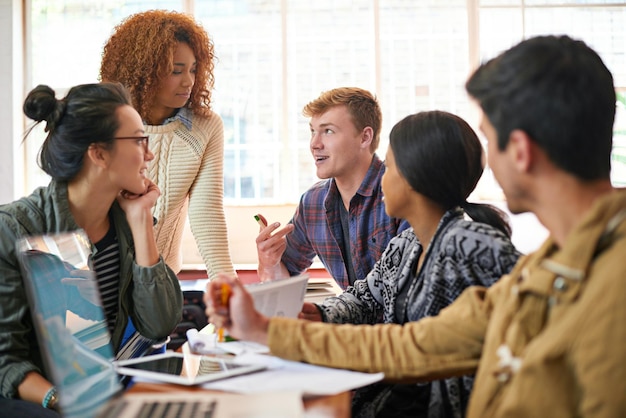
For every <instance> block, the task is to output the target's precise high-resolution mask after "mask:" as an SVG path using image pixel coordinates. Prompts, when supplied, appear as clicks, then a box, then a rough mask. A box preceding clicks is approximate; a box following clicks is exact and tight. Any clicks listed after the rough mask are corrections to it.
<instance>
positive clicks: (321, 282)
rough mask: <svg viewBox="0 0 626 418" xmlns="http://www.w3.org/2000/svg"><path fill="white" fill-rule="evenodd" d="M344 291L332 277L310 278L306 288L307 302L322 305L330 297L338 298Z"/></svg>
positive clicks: (305, 298)
mask: <svg viewBox="0 0 626 418" xmlns="http://www.w3.org/2000/svg"><path fill="white" fill-rule="evenodd" d="M342 292H343V291H342V290H341V288H340V287H339V285H338V284H337V282H336V281H335V279H333V278H332V277H322V278H313V277H311V278H309V282H308V283H307V286H306V295H305V296H304V301H305V302H311V303H321V302H324V299H326V298H327V297H330V296H337V295H339V294H341V293H342Z"/></svg>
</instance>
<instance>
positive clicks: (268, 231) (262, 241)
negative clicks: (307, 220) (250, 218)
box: [256, 214, 294, 281]
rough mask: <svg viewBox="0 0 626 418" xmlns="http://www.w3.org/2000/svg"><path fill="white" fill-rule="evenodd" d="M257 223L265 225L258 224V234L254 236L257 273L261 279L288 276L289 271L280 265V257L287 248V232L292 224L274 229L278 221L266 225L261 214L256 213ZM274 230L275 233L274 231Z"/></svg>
mask: <svg viewBox="0 0 626 418" xmlns="http://www.w3.org/2000/svg"><path fill="white" fill-rule="evenodd" d="M257 216H258V217H259V219H260V220H259V223H263V224H264V225H267V226H265V227H263V226H260V229H259V235H258V236H257V238H256V248H257V255H258V258H259V267H258V273H259V277H260V278H261V280H262V281H265V280H273V279H280V278H285V277H289V272H287V269H286V268H284V266H282V264H281V262H280V259H281V257H282V256H283V253H284V252H285V249H287V239H286V238H285V237H286V235H287V234H289V233H290V232H291V231H293V229H294V226H293V224H287V225H285V227H284V228H282V229H280V230H278V231H276V230H277V229H278V228H279V227H280V223H279V222H274V223H273V224H270V225H268V224H267V221H266V220H265V217H263V215H260V214H259V215H257ZM275 231H276V233H274V232H275Z"/></svg>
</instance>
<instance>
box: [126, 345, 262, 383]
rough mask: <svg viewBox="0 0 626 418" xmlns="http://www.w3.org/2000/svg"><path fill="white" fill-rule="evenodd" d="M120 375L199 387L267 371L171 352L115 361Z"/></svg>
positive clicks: (260, 366) (208, 357)
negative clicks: (219, 380)
mask: <svg viewBox="0 0 626 418" xmlns="http://www.w3.org/2000/svg"><path fill="white" fill-rule="evenodd" d="M114 365H115V370H116V372H117V373H118V374H121V375H126V376H136V377H143V378H146V379H152V380H156V381H159V382H165V383H177V384H179V385H187V386H191V385H199V384H202V383H206V382H211V381H213V380H218V379H226V378H228V377H232V376H239V375H242V374H246V373H252V372H258V371H261V370H264V369H265V368H266V366H264V365H262V364H241V363H238V362H237V363H235V362H233V361H232V360H231V359H228V358H221V357H214V356H202V355H197V354H187V353H186V354H182V353H177V352H173V351H168V352H165V353H163V354H155V355H152V356H146V357H141V358H136V359H131V360H120V361H117V362H114Z"/></svg>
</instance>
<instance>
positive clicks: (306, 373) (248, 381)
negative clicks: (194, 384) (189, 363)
mask: <svg viewBox="0 0 626 418" xmlns="http://www.w3.org/2000/svg"><path fill="white" fill-rule="evenodd" d="M236 361H242V362H244V363H252V362H261V363H263V364H265V365H266V366H267V367H268V369H267V370H266V371H262V372H258V373H253V374H250V375H244V376H238V377H232V378H229V379H226V380H220V381H216V382H211V383H208V384H205V385H202V387H204V388H206V389H214V390H223V391H227V392H237V393H246V394H252V393H260V392H267V391H269V392H277V391H284V390H295V391H300V392H302V393H303V394H304V395H306V396H320V395H335V394H337V393H341V392H345V391H348V390H352V389H356V388H359V387H362V386H366V385H369V384H371V383H375V382H378V381H380V380H382V378H383V376H384V374H383V373H360V372H353V371H349V370H342V369H332V368H328V367H321V366H314V365H311V364H305V363H299V362H294V361H288V360H283V359H280V358H278V357H274V356H269V355H263V354H252V353H249V354H243V355H240V356H237V357H236Z"/></svg>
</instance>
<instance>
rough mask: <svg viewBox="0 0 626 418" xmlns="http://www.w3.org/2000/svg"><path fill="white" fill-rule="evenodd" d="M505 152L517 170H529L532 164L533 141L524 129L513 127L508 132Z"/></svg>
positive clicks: (524, 171)
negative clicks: (513, 128)
mask: <svg viewBox="0 0 626 418" xmlns="http://www.w3.org/2000/svg"><path fill="white" fill-rule="evenodd" d="M507 153H509V154H510V157H511V162H512V163H513V165H514V166H515V168H516V169H517V170H518V171H519V172H523V173H526V172H529V171H530V169H531V168H532V165H533V162H534V161H533V160H534V154H533V142H532V140H531V139H530V137H529V136H528V134H527V133H526V132H525V131H522V130H521V129H515V130H513V131H511V133H510V134H509V144H508V146H507Z"/></svg>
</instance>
